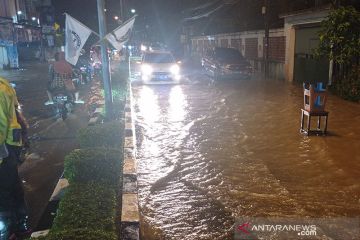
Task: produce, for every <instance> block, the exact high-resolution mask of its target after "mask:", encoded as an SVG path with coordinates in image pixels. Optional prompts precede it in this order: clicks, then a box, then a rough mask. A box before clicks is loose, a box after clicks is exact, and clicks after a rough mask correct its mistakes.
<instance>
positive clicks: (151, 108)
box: [137, 86, 160, 123]
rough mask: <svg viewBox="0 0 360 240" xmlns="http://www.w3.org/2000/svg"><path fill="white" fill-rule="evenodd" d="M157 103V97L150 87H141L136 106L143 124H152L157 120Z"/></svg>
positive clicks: (158, 112) (158, 111) (158, 110)
mask: <svg viewBox="0 0 360 240" xmlns="http://www.w3.org/2000/svg"><path fill="white" fill-rule="evenodd" d="M157 101H158V97H157V95H155V93H154V91H153V90H152V89H151V88H150V87H148V86H143V87H142V88H141V90H140V92H139V99H138V102H139V104H138V105H137V106H138V107H139V111H140V112H141V113H142V114H141V117H142V118H143V121H144V122H145V123H153V122H155V121H158V120H159V117H160V109H159V105H158V102H157Z"/></svg>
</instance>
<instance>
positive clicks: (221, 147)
mask: <svg viewBox="0 0 360 240" xmlns="http://www.w3.org/2000/svg"><path fill="white" fill-rule="evenodd" d="M188 78H189V79H188V80H186V81H184V82H183V83H180V84H177V85H139V84H134V85H133V88H132V90H133V104H134V110H135V116H136V133H137V134H136V137H137V159H138V181H139V199H140V210H141V215H142V221H141V228H142V229H141V231H142V237H143V239H183V240H195V239H204V240H205V239H206V240H215V239H232V238H233V235H234V229H233V226H234V222H235V219H236V218H238V217H241V216H250V217H255V216H256V217H270V216H278V217H337V216H346V217H355V216H359V215H360V182H359V176H360V104H357V103H351V102H348V101H344V100H341V99H340V98H338V97H336V96H333V95H330V96H329V98H328V103H327V110H328V111H329V112H330V113H329V123H328V131H329V133H328V135H327V136H305V135H302V134H300V133H299V128H300V114H301V112H300V109H301V107H302V104H303V92H302V91H303V90H302V86H300V85H293V84H288V83H284V82H277V81H265V80H262V79H258V78H256V79H252V80H250V81H246V80H245V81H244V80H242V81H241V80H240V81H236V80H227V81H222V82H213V81H211V80H210V79H209V78H208V77H206V76H204V75H203V74H202V73H201V72H196V71H195V72H193V73H192V74H191V75H189V77H188ZM313 126H315V124H313Z"/></svg>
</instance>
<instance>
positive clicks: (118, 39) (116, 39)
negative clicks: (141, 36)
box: [105, 16, 136, 50]
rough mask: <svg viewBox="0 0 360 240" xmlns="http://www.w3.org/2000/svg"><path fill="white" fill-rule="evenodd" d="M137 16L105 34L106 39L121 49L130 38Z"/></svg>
mask: <svg viewBox="0 0 360 240" xmlns="http://www.w3.org/2000/svg"><path fill="white" fill-rule="evenodd" d="M135 18H136V16H134V17H132V18H130V19H129V20H128V21H127V22H125V23H124V24H122V25H121V26H119V27H118V28H116V29H115V30H113V31H112V32H111V33H108V34H107V35H106V36H105V39H106V40H108V41H109V42H110V43H111V45H113V47H114V48H116V49H117V50H121V49H122V48H123V45H124V44H125V43H126V42H127V41H128V40H129V38H130V33H131V29H132V27H133V26H134V22H135Z"/></svg>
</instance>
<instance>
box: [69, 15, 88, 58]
mask: <svg viewBox="0 0 360 240" xmlns="http://www.w3.org/2000/svg"><path fill="white" fill-rule="evenodd" d="M91 32H92V31H91V30H90V29H89V28H88V27H86V26H85V25H84V24H82V23H81V22H79V21H78V20H76V19H75V18H73V17H71V16H70V15H69V14H66V20H65V38H66V40H65V59H66V61H68V62H69V63H71V64H72V65H76V63H77V61H78V59H79V56H80V51H81V49H82V48H83V46H84V44H85V42H86V40H87V39H88V38H89V36H90V34H91Z"/></svg>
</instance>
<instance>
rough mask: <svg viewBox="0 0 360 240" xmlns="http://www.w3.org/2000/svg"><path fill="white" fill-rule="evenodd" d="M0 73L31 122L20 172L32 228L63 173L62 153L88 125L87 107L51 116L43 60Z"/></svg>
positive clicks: (68, 150)
mask: <svg viewBox="0 0 360 240" xmlns="http://www.w3.org/2000/svg"><path fill="white" fill-rule="evenodd" d="M0 76H2V77H4V78H6V79H8V80H9V81H11V82H14V83H15V84H16V92H17V96H18V99H19V102H20V104H22V105H23V111H24V115H25V117H26V118H27V120H28V122H29V125H30V128H29V137H30V141H31V143H30V144H31V148H30V150H29V153H28V154H27V156H26V161H25V162H24V163H23V164H22V165H21V166H20V168H19V172H20V175H21V178H22V179H23V181H24V189H25V195H26V200H27V203H28V205H29V215H30V224H31V226H32V227H33V228H35V227H36V224H37V222H38V221H39V218H40V217H41V214H42V212H43V210H44V209H45V207H46V205H47V203H48V201H49V198H50V196H51V194H52V192H53V190H54V188H55V185H56V184H57V181H58V180H59V177H60V176H61V174H62V172H63V161H64V157H65V155H66V154H68V153H69V152H70V151H71V150H72V149H74V148H77V143H76V139H75V137H76V132H77V130H78V129H79V128H80V127H84V126H86V125H87V122H88V114H87V112H86V109H85V108H86V106H84V105H83V106H78V107H77V108H76V109H75V113H74V114H70V115H69V117H68V118H67V119H66V120H65V121H62V120H60V119H59V120H57V119H56V118H54V113H53V111H51V109H50V106H44V102H45V101H46V100H47V95H46V86H47V79H48V65H47V64H46V63H27V64H24V66H23V68H22V69H19V70H0ZM80 96H81V97H82V98H83V99H85V98H84V97H85V96H83V95H81V94H80Z"/></svg>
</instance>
